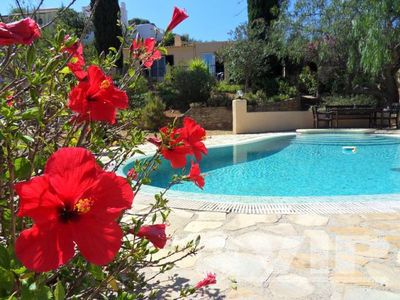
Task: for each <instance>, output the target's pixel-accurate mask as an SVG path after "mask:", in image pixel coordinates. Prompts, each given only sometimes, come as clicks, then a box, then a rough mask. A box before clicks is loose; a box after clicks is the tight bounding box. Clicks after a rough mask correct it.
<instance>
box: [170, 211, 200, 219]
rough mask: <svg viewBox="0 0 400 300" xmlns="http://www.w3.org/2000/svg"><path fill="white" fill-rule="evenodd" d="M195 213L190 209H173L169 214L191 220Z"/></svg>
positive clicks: (172, 216)
mask: <svg viewBox="0 0 400 300" xmlns="http://www.w3.org/2000/svg"><path fill="white" fill-rule="evenodd" d="M193 215H194V212H192V211H189V210H183V209H172V210H171V213H170V215H169V216H170V217H171V218H174V217H178V218H182V219H188V220H190V219H191V218H192V217H193Z"/></svg>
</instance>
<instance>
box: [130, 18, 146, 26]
mask: <svg viewBox="0 0 400 300" xmlns="http://www.w3.org/2000/svg"><path fill="white" fill-rule="evenodd" d="M128 24H129V25H133V24H135V25H139V24H151V22H150V21H149V20H147V19H141V18H133V19H130V20H129V21H128Z"/></svg>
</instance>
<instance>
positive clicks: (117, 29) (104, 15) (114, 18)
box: [90, 0, 123, 69]
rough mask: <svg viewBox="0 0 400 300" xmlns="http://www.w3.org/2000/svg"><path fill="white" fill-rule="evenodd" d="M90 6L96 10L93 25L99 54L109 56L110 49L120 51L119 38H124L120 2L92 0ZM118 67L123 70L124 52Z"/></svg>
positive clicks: (114, 0)
mask: <svg viewBox="0 0 400 300" xmlns="http://www.w3.org/2000/svg"><path fill="white" fill-rule="evenodd" d="M95 4H97V5H95ZM90 6H91V8H92V9H94V12H93V25H94V34H95V46H96V49H97V52H98V53H99V54H100V53H104V54H106V55H107V54H108V53H109V52H110V48H114V49H116V50H118V49H119V48H120V47H121V41H120V39H119V38H118V37H120V36H122V29H121V26H120V25H119V15H120V9H119V4H118V0H91V2H90ZM116 65H117V67H118V68H119V69H122V65H123V56H122V51H121V53H120V56H119V59H118V60H117V61H116Z"/></svg>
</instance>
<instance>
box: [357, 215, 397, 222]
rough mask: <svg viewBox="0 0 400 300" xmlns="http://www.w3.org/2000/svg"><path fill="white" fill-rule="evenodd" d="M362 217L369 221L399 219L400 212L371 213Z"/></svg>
mask: <svg viewBox="0 0 400 300" xmlns="http://www.w3.org/2000/svg"><path fill="white" fill-rule="evenodd" d="M362 217H363V218H364V219H365V220H367V221H376V220H399V219H400V215H399V214H398V213H392V214H391V213H370V214H364V215H362Z"/></svg>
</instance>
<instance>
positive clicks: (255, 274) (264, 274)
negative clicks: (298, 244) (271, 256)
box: [198, 251, 273, 285]
mask: <svg viewBox="0 0 400 300" xmlns="http://www.w3.org/2000/svg"><path fill="white" fill-rule="evenodd" d="M271 265H272V264H271V263H270V262H268V261H267V260H266V259H265V257H264V256H261V255H254V254H248V253H240V252H230V251H227V252H223V253H219V254H214V255H213V254H211V255H207V256H206V257H205V258H204V259H203V260H202V262H201V264H198V266H199V268H200V269H201V270H202V271H203V272H216V273H219V274H220V273H223V274H225V275H226V276H229V277H233V278H236V280H237V282H238V283H241V282H248V283H251V284H253V285H255V284H258V285H260V284H261V283H262V282H264V281H265V280H266V279H267V278H268V277H269V276H270V275H271V273H272V271H273V268H272V266H271Z"/></svg>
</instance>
